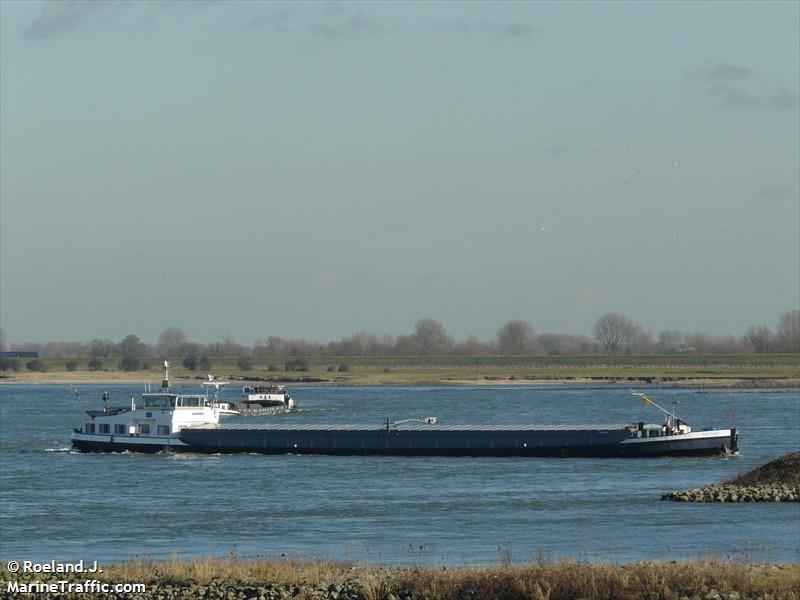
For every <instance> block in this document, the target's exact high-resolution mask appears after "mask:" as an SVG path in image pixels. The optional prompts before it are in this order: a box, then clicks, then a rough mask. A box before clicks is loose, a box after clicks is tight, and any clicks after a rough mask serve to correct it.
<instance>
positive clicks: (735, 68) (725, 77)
mask: <svg viewBox="0 0 800 600" xmlns="http://www.w3.org/2000/svg"><path fill="white" fill-rule="evenodd" d="M751 76H752V72H751V71H750V69H748V68H747V67H745V66H744V65H734V64H731V63H727V62H723V61H706V64H705V65H703V66H702V67H700V68H698V69H691V70H688V71H686V72H684V77H685V78H686V79H688V80H690V81H702V82H715V81H731V80H741V79H748V78H750V77H751Z"/></svg>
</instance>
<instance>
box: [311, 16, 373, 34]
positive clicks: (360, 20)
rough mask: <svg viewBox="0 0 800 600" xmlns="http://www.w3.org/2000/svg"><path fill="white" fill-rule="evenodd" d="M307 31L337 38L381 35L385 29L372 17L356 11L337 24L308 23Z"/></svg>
mask: <svg viewBox="0 0 800 600" xmlns="http://www.w3.org/2000/svg"><path fill="white" fill-rule="evenodd" d="M337 14H338V13H337ZM308 30H309V31H310V32H311V33H313V34H315V35H319V36H322V37H327V38H338V37H357V36H362V35H373V34H376V33H383V32H384V31H385V28H384V27H383V26H382V25H381V24H380V23H378V22H377V21H376V20H374V19H373V18H372V17H369V16H367V15H366V14H365V13H364V12H362V11H358V12H355V13H353V14H352V15H350V17H349V18H347V19H346V20H344V21H341V22H339V23H320V22H313V23H310V24H309V26H308Z"/></svg>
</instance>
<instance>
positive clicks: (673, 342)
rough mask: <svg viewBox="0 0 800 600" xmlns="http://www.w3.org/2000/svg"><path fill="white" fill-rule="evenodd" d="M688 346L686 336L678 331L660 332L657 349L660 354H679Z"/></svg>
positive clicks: (667, 330) (666, 330) (665, 330)
mask: <svg viewBox="0 0 800 600" xmlns="http://www.w3.org/2000/svg"><path fill="white" fill-rule="evenodd" d="M685 346H686V334H685V333H684V332H682V331H680V330H678V329H664V330H663V331H659V332H658V342H657V343H656V348H657V350H658V351H659V352H677V351H679V350H681V349H683V348H684V347H685Z"/></svg>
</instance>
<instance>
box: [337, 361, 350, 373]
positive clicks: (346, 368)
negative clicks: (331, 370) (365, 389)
mask: <svg viewBox="0 0 800 600" xmlns="http://www.w3.org/2000/svg"><path fill="white" fill-rule="evenodd" d="M349 370H350V365H348V364H345V363H342V364H340V365H339V373H347V372H348V371H349Z"/></svg>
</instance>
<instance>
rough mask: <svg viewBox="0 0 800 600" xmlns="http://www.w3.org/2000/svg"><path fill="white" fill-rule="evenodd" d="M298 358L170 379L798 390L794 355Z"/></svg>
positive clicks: (114, 368) (67, 366) (71, 370)
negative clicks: (300, 364) (292, 366)
mask: <svg viewBox="0 0 800 600" xmlns="http://www.w3.org/2000/svg"><path fill="white" fill-rule="evenodd" d="M294 359H296V357H287V356H265V357H253V358H250V359H249V364H247V365H243V364H241V362H240V361H241V359H240V358H238V357H226V356H213V357H209V360H210V363H211V364H210V367H209V368H208V369H204V370H200V369H199V368H198V369H196V370H189V369H187V368H185V367H184V366H183V358H182V357H173V358H171V360H170V362H171V364H172V365H173V366H172V370H171V375H172V376H173V377H174V378H190V379H191V378H197V377H203V376H205V373H206V372H212V373H214V374H216V375H218V376H221V377H226V378H232V379H254V380H259V379H261V380H272V381H276V382H284V383H320V384H329V385H442V384H456V383H467V384H469V383H498V382H499V383H508V382H517V383H550V382H567V383H568V382H570V381H574V382H583V383H585V382H598V383H602V382H613V383H631V384H633V385H636V384H637V383H666V384H673V385H676V384H677V385H680V384H681V383H686V384H688V385H742V386H752V387H795V386H798V385H800V355H797V354H789V355H785V354H784V355H777V354H736V355H657V356H620V355H609V356H425V357H418V356H414V357H410V356H378V357H365V356H324V357H309V358H306V359H304V360H305V364H304V370H302V371H300V370H290V371H287V370H285V365H286V363H287V361H291V360H294ZM22 362H23V364H22V365H21V368H20V370H19V371H5V372H2V373H0V376H1V377H2V380H4V381H22V382H25V381H30V382H34V381H42V382H46V381H55V380H60V381H67V380H68V381H108V380H126V381H134V382H139V381H142V380H144V379H147V380H150V381H160V379H161V370H160V361H159V360H158V359H147V360H146V367H145V368H143V369H141V370H137V371H121V370H120V369H119V359H103V366H102V368H101V369H99V370H89V369H88V367H87V363H88V359H58V358H47V359H41V364H42V365H43V367H44V370H43V371H37V372H34V371H30V370H28V369H27V367H26V361H22Z"/></svg>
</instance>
